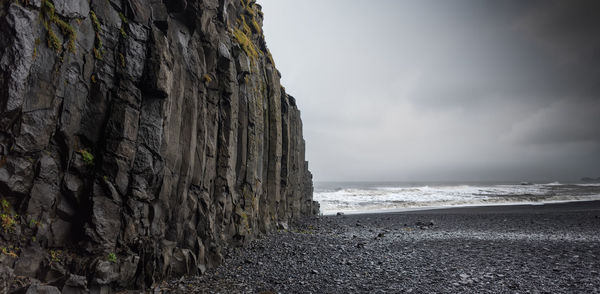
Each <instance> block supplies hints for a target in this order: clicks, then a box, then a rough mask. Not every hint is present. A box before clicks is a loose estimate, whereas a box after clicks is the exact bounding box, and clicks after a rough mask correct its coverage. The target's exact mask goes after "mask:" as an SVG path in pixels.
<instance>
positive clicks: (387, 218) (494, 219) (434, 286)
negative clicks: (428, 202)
mask: <svg viewBox="0 0 600 294" xmlns="http://www.w3.org/2000/svg"><path fill="white" fill-rule="evenodd" d="M599 272H600V202H598V201H595V202H574V203H563V204H549V205H536V206H526V205H524V206H497V207H469V208H453V209H440V210H430V211H416V212H404V213H381V214H360V215H348V214H346V215H334V216H325V217H323V216H322V217H317V218H311V219H304V220H302V221H300V222H298V223H296V224H293V225H292V226H290V229H289V230H281V231H279V232H276V233H273V234H270V235H267V236H264V237H263V238H262V239H258V240H255V241H253V242H251V243H249V244H248V245H247V246H246V247H245V248H234V249H229V250H228V251H227V254H226V260H225V263H224V264H223V265H222V266H220V267H218V268H215V269H210V270H208V271H207V273H206V274H204V275H202V276H194V277H184V278H181V279H178V280H174V281H170V282H167V283H164V284H163V285H161V286H160V288H159V289H160V290H162V291H165V292H173V293H260V292H262V293H398V292H408V293H410V292H415V293H423V292H426V293H456V292H473V293H499V292H502V293H600V275H599ZM157 290H158V289H157Z"/></svg>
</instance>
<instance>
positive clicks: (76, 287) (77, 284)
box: [62, 275, 89, 294]
mask: <svg viewBox="0 0 600 294" xmlns="http://www.w3.org/2000/svg"><path fill="white" fill-rule="evenodd" d="M62 293H63V294H84V293H89V290H88V289H87V279H86V278H85V277H84V276H78V275H69V278H68V279H67V280H66V281H65V285H64V286H63V288H62Z"/></svg>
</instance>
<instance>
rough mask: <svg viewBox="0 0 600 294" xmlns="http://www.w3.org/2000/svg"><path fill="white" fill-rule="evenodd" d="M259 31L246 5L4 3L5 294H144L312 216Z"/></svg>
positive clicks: (1, 252)
mask: <svg viewBox="0 0 600 294" xmlns="http://www.w3.org/2000/svg"><path fill="white" fill-rule="evenodd" d="M262 19H263V18H262V12H261V7H260V6H259V5H258V4H256V3H254V1H253V0H195V1H194V0H187V1H186V0H175V1H174V0H169V1H167V0H162V1H161V0H149V1H145V0H91V1H89V0H53V1H50V0H41V1H40V0H29V1H27V0H21V1H3V2H2V3H1V4H0V201H1V207H0V210H1V211H0V212H1V221H2V228H1V230H0V236H1V238H0V277H3V278H0V280H3V281H7V282H3V283H2V284H3V285H0V288H2V287H10V284H11V280H12V281H15V280H18V277H29V279H36V280H40V281H42V282H44V283H51V285H53V286H55V287H57V288H58V289H60V290H62V291H63V292H69V291H71V292H69V293H77V292H73V291H88V290H90V291H92V292H96V291H106V290H110V289H115V288H145V287H149V286H152V285H153V284H155V283H156V282H158V281H161V280H162V279H165V278H167V277H172V276H180V275H184V274H197V273H201V272H203V271H205V270H206V268H207V267H212V266H215V265H218V264H219V263H220V262H221V261H222V259H223V256H222V253H221V252H222V249H223V248H224V247H226V246H236V245H241V244H243V243H244V242H245V241H247V240H249V239H252V238H253V237H255V236H257V235H258V234H261V233H265V232H268V231H270V230H273V229H275V228H285V227H286V226H287V223H288V222H289V221H291V220H292V219H294V218H297V217H300V216H306V215H314V214H317V213H318V209H319V207H318V203H316V202H314V201H313V200H312V191H313V188H312V175H311V173H310V172H309V170H308V163H307V162H306V161H305V157H304V149H305V147H304V140H303V138H302V122H301V120H300V111H299V110H298V108H297V106H296V103H295V100H294V98H293V97H291V96H290V95H288V94H286V93H285V90H284V88H283V87H282V86H281V85H280V82H279V80H280V74H279V72H278V71H277V69H276V68H275V65H274V62H273V59H272V57H271V54H270V53H269V50H268V49H267V47H266V44H265V40H264V38H263V33H262ZM13 287H15V285H13ZM40 287H41V286H40Z"/></svg>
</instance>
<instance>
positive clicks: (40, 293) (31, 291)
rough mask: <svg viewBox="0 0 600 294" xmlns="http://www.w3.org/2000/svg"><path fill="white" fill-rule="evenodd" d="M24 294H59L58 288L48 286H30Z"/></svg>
mask: <svg viewBox="0 0 600 294" xmlns="http://www.w3.org/2000/svg"><path fill="white" fill-rule="evenodd" d="M25 294H61V293H60V291H59V290H58V288H56V287H54V286H50V285H40V284H32V285H31V286H29V288H27V292H25Z"/></svg>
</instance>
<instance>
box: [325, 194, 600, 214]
mask: <svg viewBox="0 0 600 294" xmlns="http://www.w3.org/2000/svg"><path fill="white" fill-rule="evenodd" d="M592 197H599V198H598V199H573V200H551V201H539V202H534V201H529V202H503V203H473V204H459V205H449V206H423V207H407V208H389V209H372V210H346V211H345V210H339V211H328V212H326V213H325V212H324V213H322V215H323V216H335V215H336V214H337V213H342V214H344V215H364V214H386V213H401V212H425V211H429V210H445V209H455V208H476V207H505V206H544V205H554V204H565V203H579V202H596V201H599V202H600V195H593V196H592Z"/></svg>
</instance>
